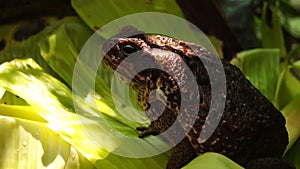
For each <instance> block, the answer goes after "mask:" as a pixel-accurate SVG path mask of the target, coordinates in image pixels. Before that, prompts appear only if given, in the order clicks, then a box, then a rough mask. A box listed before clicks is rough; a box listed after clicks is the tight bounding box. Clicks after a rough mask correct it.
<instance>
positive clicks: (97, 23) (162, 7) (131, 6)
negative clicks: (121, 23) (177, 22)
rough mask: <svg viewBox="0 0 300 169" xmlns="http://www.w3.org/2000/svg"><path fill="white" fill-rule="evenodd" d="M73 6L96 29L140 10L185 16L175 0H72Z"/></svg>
mask: <svg viewBox="0 0 300 169" xmlns="http://www.w3.org/2000/svg"><path fill="white" fill-rule="evenodd" d="M72 6H73V8H74V9H75V10H76V12H77V13H78V15H79V16H80V17H81V18H82V19H83V20H84V21H85V22H86V23H87V25H89V26H90V27H91V28H92V29H94V30H98V29H99V28H100V27H102V26H103V25H105V24H107V23H109V22H111V21H113V20H115V19H118V18H120V17H123V16H126V15H129V14H134V13H139V12H150V11H151V12H155V11H156V12H163V13H168V14H173V15H177V16H180V17H182V16H183V14H182V12H181V10H180V8H179V6H178V5H177V3H176V1H174V0H160V1H147V0H142V1H135V0H127V1H114V0H106V1H103V0H72Z"/></svg>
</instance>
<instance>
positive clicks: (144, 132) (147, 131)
mask: <svg viewBox="0 0 300 169" xmlns="http://www.w3.org/2000/svg"><path fill="white" fill-rule="evenodd" d="M136 129H137V130H138V131H141V133H140V134H139V138H145V137H147V136H150V135H154V136H156V135H158V134H160V130H159V129H158V128H156V127H155V125H154V123H153V122H151V124H150V126H148V127H145V126H139V127H137V128H136Z"/></svg>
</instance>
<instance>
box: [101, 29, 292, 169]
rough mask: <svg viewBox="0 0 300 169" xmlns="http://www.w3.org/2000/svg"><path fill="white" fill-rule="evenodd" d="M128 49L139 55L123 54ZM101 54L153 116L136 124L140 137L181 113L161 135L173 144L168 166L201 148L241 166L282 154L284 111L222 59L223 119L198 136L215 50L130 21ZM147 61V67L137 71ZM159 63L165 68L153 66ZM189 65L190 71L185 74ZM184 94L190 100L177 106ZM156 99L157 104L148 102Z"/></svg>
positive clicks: (205, 110) (174, 168) (188, 158)
mask: <svg viewBox="0 0 300 169" xmlns="http://www.w3.org/2000/svg"><path fill="white" fill-rule="evenodd" d="M128 34H131V35H132V36H129V37H128V36H127V35H128ZM156 49H158V50H156ZM131 54H136V56H137V57H136V58H135V59H133V60H126V58H127V57H128V56H130V55H131ZM103 55H104V61H105V62H106V64H107V65H108V66H109V67H111V68H112V69H114V70H116V69H117V71H118V73H119V75H120V78H121V79H122V80H123V81H124V83H128V85H130V86H131V87H132V88H133V89H134V90H135V91H136V92H137V93H138V102H139V104H140V106H141V107H142V108H143V110H144V111H145V112H146V114H147V116H148V117H149V118H150V119H151V120H152V121H151V124H150V126H149V127H138V128H137V129H138V130H139V131H141V133H140V135H139V137H141V138H143V137H146V136H149V135H158V134H160V133H164V132H166V131H167V130H168V128H170V127H171V126H172V125H174V122H175V121H176V118H177V117H178V114H179V112H180V113H181V114H183V115H184V116H183V117H184V118H183V119H181V121H180V122H179V123H180V124H179V125H178V126H177V127H176V128H175V130H173V132H170V133H169V134H166V135H163V136H162V138H163V140H165V141H167V142H169V143H174V146H175V148H174V150H173V153H172V155H171V157H170V159H169V162H168V165H167V168H168V169H177V168H181V167H183V166H184V165H185V164H187V163H188V162H190V161H191V160H192V159H193V158H195V157H197V156H198V155H201V154H203V153H205V152H218V153H221V154H224V155H226V156H227V157H229V158H231V159H232V160H234V161H235V162H237V163H239V164H240V165H242V166H246V165H247V164H248V163H249V162H251V163H252V164H253V161H254V163H255V160H257V159H261V158H268V159H272V158H281V157H282V155H283V153H284V150H285V148H286V146H287V144H288V133H287V130H286V128H285V119H284V117H283V116H282V114H281V113H280V112H279V111H278V110H277V109H276V108H275V107H274V106H273V105H272V103H270V102H269V101H268V100H267V99H266V98H265V97H264V96H263V95H262V94H261V93H260V92H259V91H258V90H257V89H256V88H255V87H253V86H252V85H251V83H250V82H249V81H248V80H247V79H246V78H245V77H244V76H243V74H242V73H241V71H240V70H239V69H238V68H236V67H235V66H233V65H231V64H230V63H228V62H226V61H222V62H221V65H222V67H221V68H222V69H224V73H225V76H226V94H225V93H224V95H225V96H226V101H225V108H224V110H223V112H219V113H221V116H220V118H221V119H220V121H219V123H218V126H217V128H216V129H215V130H214V131H213V133H212V135H211V136H210V137H209V138H208V139H207V140H204V142H203V140H201V138H200V137H199V136H200V133H201V132H204V133H205V132H209V131H208V130H209V127H207V126H206V127H203V126H204V124H205V121H206V117H207V115H208V112H209V108H210V106H211V99H212V95H211V83H210V80H211V79H210V78H211V77H209V76H208V72H207V69H206V68H205V65H206V66H207V65H211V66H216V65H217V63H216V62H215V61H214V60H213V59H212V58H213V57H214V55H213V54H212V53H211V52H209V51H208V50H206V49H205V48H203V47H200V46H197V45H195V44H192V43H188V42H184V41H180V40H176V39H173V38H169V37H165V36H161V35H145V34H144V33H143V32H140V31H138V30H136V29H135V28H133V27H130V26H129V27H125V28H123V29H122V30H121V32H120V33H119V34H117V35H115V36H114V37H112V38H111V39H109V40H107V41H106V42H105V44H104V45H103ZM204 62H205V64H204ZM121 63H122V64H121ZM148 63H149V64H150V68H148V69H145V70H143V71H139V70H140V67H143V66H144V65H146V64H148ZM185 64H186V65H187V66H186V67H185V66H184V65H185ZM157 65H159V66H158V67H163V68H164V69H157V68H156V66H157ZM151 66H152V67H153V68H151ZM148 67H149V65H148ZM219 68H220V67H218V66H217V68H216V71H218V69H219ZM187 69H189V70H190V71H191V72H192V75H193V77H191V76H188V75H187V72H188V71H187ZM219 70H220V69H219ZM170 72H171V73H170ZM130 76H133V77H134V78H133V79H129V77H130ZM191 78H194V79H195V80H196V83H197V91H198V93H195V91H194V90H189V87H190V86H191V85H190V84H191V82H190V79H191ZM153 91H154V92H153ZM183 96H187V97H188V98H189V99H190V100H189V101H188V102H187V101H186V102H187V104H188V105H187V106H186V107H185V109H184V110H183V111H182V112H181V111H180V110H181V109H180V108H181V103H182V101H183V99H181V98H182V97H183ZM194 100H196V101H198V103H197V104H198V106H197V105H196V104H195V102H193V101H194ZM154 104H155V105H157V106H151V105H154ZM195 109H196V110H195ZM161 110H162V111H163V112H162V113H160V112H159V111H161ZM195 111H196V117H195V118H194V119H190V115H189V114H191V113H192V112H195ZM185 122H186V123H188V124H190V122H194V123H192V126H190V127H191V128H190V130H189V131H188V132H187V134H186V135H185V137H184V138H183V139H182V140H180V142H179V143H178V144H176V139H178V137H180V133H182V132H184V131H185V129H186V126H187V128H188V127H189V125H187V124H185ZM208 124H209V122H208ZM175 144H176V145H175ZM271 161H272V160H271ZM288 167H289V166H288V165H287V168H288Z"/></svg>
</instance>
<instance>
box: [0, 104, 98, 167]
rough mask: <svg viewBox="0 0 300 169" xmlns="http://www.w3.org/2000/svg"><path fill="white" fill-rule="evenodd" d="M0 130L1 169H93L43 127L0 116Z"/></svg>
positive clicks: (26, 121) (34, 123)
mask: <svg viewBox="0 0 300 169" xmlns="http://www.w3.org/2000/svg"><path fill="white" fill-rule="evenodd" d="M24 108H25V107H24ZM2 111H6V110H3V109H2ZM9 111H10V110H9ZM14 111H20V113H22V111H23V110H22V108H20V109H17V110H14ZM25 111H27V110H26V108H25ZM6 113H8V112H6ZM0 128H1V130H2V131H5V132H1V139H0V149H1V156H0V163H1V168H72V169H73V168H80V167H83V168H93V166H92V165H91V163H90V162H89V161H87V160H86V159H85V158H84V157H82V155H80V154H79V153H78V152H77V151H76V150H75V149H74V148H73V147H72V146H70V145H69V144H68V143H67V142H65V141H64V140H63V139H61V138H60V137H59V136H58V135H57V134H56V133H54V132H53V131H51V130H50V129H49V128H48V127H46V124H45V123H40V122H36V121H29V120H23V119H18V118H12V117H4V116H0Z"/></svg>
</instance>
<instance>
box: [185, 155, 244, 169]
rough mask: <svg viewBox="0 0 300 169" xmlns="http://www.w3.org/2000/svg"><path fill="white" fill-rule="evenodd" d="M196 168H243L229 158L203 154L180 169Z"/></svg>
mask: <svg viewBox="0 0 300 169" xmlns="http://www.w3.org/2000/svg"><path fill="white" fill-rule="evenodd" d="M198 168H205V169H216V168H217V169H243V167H241V166H239V165H238V164H236V163H235V162H233V161H232V160H230V159H229V158H227V157H225V156H223V155H221V154H217V153H205V154H202V155H200V156H198V157H197V158H195V159H194V160H193V161H191V162H190V163H189V164H187V165H186V166H185V167H183V168H182V169H198Z"/></svg>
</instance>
